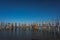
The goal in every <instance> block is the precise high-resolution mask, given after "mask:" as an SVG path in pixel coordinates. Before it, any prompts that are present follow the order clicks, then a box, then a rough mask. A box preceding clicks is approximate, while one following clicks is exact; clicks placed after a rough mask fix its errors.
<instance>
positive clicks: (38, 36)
mask: <svg viewBox="0 0 60 40" xmlns="http://www.w3.org/2000/svg"><path fill="white" fill-rule="evenodd" d="M59 33H60V32H56V30H55V29H54V32H52V31H47V30H44V31H42V29H40V28H39V29H38V31H37V32H35V31H33V30H32V31H30V30H29V28H28V27H27V28H26V30H25V31H23V30H22V28H20V29H18V28H16V30H14V29H13V30H8V31H7V30H5V29H4V30H2V31H0V40H5V39H6V40H18V39H19V40H42V39H43V40H45V39H46V40H49V39H59V38H60V34H59Z"/></svg>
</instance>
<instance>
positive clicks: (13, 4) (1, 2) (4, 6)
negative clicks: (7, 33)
mask: <svg viewBox="0 0 60 40" xmlns="http://www.w3.org/2000/svg"><path fill="white" fill-rule="evenodd" d="M56 16H59V17H60V1H59V0H49V1H48V0H46V1H45V0H0V21H3V22H21V23H23V22H25V23H31V22H40V21H43V20H46V21H47V20H48V19H52V18H54V20H55V19H56Z"/></svg>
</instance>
